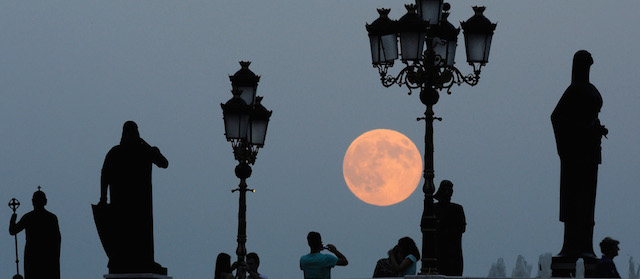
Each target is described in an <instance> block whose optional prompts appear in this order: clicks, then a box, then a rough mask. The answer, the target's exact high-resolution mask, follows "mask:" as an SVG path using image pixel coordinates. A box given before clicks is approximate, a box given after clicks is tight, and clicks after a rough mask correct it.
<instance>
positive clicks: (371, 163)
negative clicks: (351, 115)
mask: <svg viewBox="0 0 640 279" xmlns="http://www.w3.org/2000/svg"><path fill="white" fill-rule="evenodd" d="M342 173H343V174H344V181H345V182H346V183H347V186H349V190H351V192H352V193H353V194H354V195H356V197H358V198H359V199H360V200H362V201H364V202H366V203H369V204H373V205H379V206H387V205H393V204H396V203H399V202H401V201H403V200H405V199H406V198H408V197H409V196H410V195H411V193H413V191H414V190H415V189H416V187H418V183H419V182H420V177H421V175H422V158H421V157H420V152H419V151H418V148H416V145H415V144H413V142H412V141H411V140H410V139H409V138H407V137H406V136H405V135H403V134H401V133H399V132H396V131H393V130H386V129H377V130H372V131H369V132H366V133H364V134H362V135H360V136H359V137H358V138H357V139H355V140H354V141H353V142H352V143H351V145H350V146H349V148H348V149H347V152H346V154H345V155H344V162H343V164H342Z"/></svg>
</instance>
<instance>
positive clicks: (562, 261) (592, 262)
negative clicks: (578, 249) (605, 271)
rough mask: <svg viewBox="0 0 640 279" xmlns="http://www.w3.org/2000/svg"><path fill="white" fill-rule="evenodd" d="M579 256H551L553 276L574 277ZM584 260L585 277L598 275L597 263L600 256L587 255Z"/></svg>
mask: <svg viewBox="0 0 640 279" xmlns="http://www.w3.org/2000/svg"><path fill="white" fill-rule="evenodd" d="M578 259H579V258H578V257H566V256H555V257H553V258H551V276H552V277H564V278H572V277H575V275H576V261H577V260H578ZM582 259H583V260H584V277H585V278H593V277H595V276H596V274H595V271H596V265H597V264H598V260H599V259H598V258H590V257H585V258H582Z"/></svg>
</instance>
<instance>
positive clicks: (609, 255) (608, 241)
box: [596, 237, 620, 278]
mask: <svg viewBox="0 0 640 279" xmlns="http://www.w3.org/2000/svg"><path fill="white" fill-rule="evenodd" d="M618 244H620V241H617V240H615V239H612V238H611V237H605V238H604V239H603V240H602V241H601V242H600V251H601V252H602V258H601V259H600V261H598V264H597V265H596V277H598V278H620V274H619V273H618V269H616V264H615V263H614V262H613V258H615V257H616V256H617V255H618V251H619V250H620V248H618Z"/></svg>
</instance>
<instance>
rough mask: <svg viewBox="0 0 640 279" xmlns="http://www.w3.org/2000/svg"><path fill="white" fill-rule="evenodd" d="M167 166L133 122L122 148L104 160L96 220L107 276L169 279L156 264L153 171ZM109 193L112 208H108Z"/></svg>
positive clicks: (126, 130)
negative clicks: (148, 275)
mask: <svg viewBox="0 0 640 279" xmlns="http://www.w3.org/2000/svg"><path fill="white" fill-rule="evenodd" d="M153 164H155V165H157V166H158V167H160V168H167V167H168V165H169V162H168V161H167V159H166V158H165V157H164V156H163V155H162V153H160V150H159V149H158V148H157V147H155V146H154V147H152V146H150V145H149V144H148V143H147V142H145V141H144V140H143V139H142V138H140V134H139V132H138V126H137V125H136V123H135V122H133V121H127V122H126V123H124V127H123V129H122V139H121V141H120V145H116V146H114V147H113V148H111V150H110V151H109V153H107V156H106V158H105V160H104V165H103V166H102V176H101V180H100V202H99V203H98V205H97V206H96V205H94V206H93V209H94V219H95V221H96V226H97V228H98V233H99V235H100V239H101V241H102V245H103V247H104V249H105V252H106V254H107V256H108V257H109V264H108V267H109V273H155V274H162V275H166V274H167V269H166V268H164V267H162V266H160V264H158V263H156V262H155V260H154V249H153V203H152V187H151V170H152V165H153ZM107 190H109V197H110V203H109V204H107Z"/></svg>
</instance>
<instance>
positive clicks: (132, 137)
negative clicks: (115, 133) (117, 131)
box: [120, 121, 140, 144]
mask: <svg viewBox="0 0 640 279" xmlns="http://www.w3.org/2000/svg"><path fill="white" fill-rule="evenodd" d="M139 142H140V132H138V124H136V123H135V122H133V121H127V122H125V123H124V125H123V126H122V138H121V139H120V144H127V143H139Z"/></svg>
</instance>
